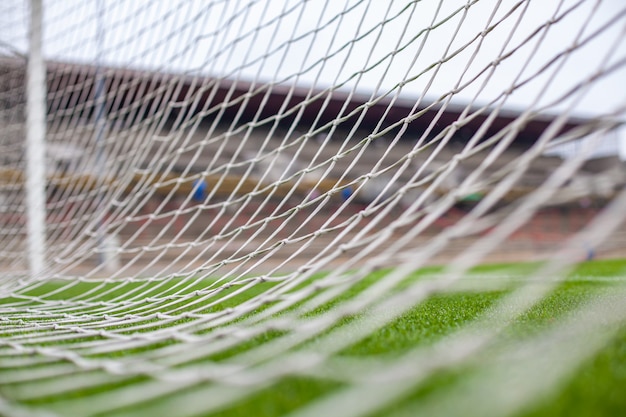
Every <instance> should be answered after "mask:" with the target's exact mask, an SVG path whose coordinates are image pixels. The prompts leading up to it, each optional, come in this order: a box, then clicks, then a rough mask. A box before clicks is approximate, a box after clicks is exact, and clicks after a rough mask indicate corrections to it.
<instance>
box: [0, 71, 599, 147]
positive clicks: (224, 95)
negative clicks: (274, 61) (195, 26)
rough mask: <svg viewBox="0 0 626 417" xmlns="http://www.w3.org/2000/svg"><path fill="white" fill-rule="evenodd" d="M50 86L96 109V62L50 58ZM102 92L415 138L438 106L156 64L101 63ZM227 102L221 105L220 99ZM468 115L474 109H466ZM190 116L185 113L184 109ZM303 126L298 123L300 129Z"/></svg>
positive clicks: (134, 101)
mask: <svg viewBox="0 0 626 417" xmlns="http://www.w3.org/2000/svg"><path fill="white" fill-rule="evenodd" d="M20 62H21V65H24V63H23V61H21V60H16V59H2V60H1V61H0V67H5V68H6V67H7V66H10V65H16V64H17V65H20ZM47 65H48V90H49V92H50V93H53V94H52V95H49V97H50V96H52V100H51V102H50V103H49V106H51V107H50V108H52V109H55V110H57V109H59V110H61V111H62V110H70V108H71V111H72V112H74V114H75V112H76V111H83V112H85V111H86V112H90V111H93V108H94V95H95V90H96V89H95V88H94V83H95V79H96V73H97V68H96V67H95V66H91V65H84V64H70V63H58V62H48V64H47ZM100 74H102V76H103V79H104V80H105V85H106V91H107V103H106V107H107V111H108V112H109V115H115V114H116V113H117V115H118V116H120V117H128V116H131V117H137V116H136V115H139V117H149V116H150V114H151V113H153V112H154V111H155V110H154V109H158V108H161V109H162V107H163V106H162V105H163V100H168V102H169V103H170V108H171V111H170V112H169V117H171V118H174V117H176V116H178V115H179V113H180V111H185V112H187V113H194V114H198V113H202V117H204V118H206V119H207V120H211V119H212V118H213V117H215V116H216V115H218V114H219V115H220V117H221V118H222V119H223V120H225V121H232V120H233V119H235V118H238V124H243V123H247V122H251V121H256V122H258V121H261V122H260V124H271V123H274V121H276V120H278V122H279V123H280V124H281V125H283V126H290V125H291V124H292V123H293V122H294V120H295V119H296V118H298V124H299V125H300V126H306V127H307V128H308V127H309V126H311V125H312V124H313V123H316V126H322V125H324V124H326V123H329V122H333V121H336V122H335V123H339V124H344V125H345V126H348V127H350V128H351V127H352V126H353V125H354V123H355V122H356V121H357V120H358V119H359V117H361V116H362V120H361V121H360V126H361V127H363V128H367V129H373V128H374V127H375V126H376V125H377V124H378V123H380V121H381V119H382V118H383V117H384V121H383V124H382V126H383V128H384V127H388V126H390V125H392V124H394V123H397V122H398V121H401V120H403V119H405V118H409V119H407V121H409V123H408V125H407V132H406V133H405V135H404V137H405V138H414V137H415V136H416V135H418V134H421V133H422V132H424V131H425V130H426V129H427V128H428V127H429V125H430V124H431V123H432V121H433V120H434V119H435V118H436V116H437V114H438V113H439V112H440V110H441V107H442V104H441V101H440V102H439V103H436V102H432V101H431V102H426V101H424V102H422V103H420V105H419V106H418V108H417V112H418V113H419V117H412V116H411V115H415V112H416V110H414V109H413V107H414V106H415V104H416V102H415V99H411V98H407V97H400V98H395V99H392V96H391V95H387V96H383V97H380V96H378V97H376V98H375V99H374V100H372V99H371V97H369V96H366V95H364V94H362V93H359V94H350V92H349V91H345V90H331V89H309V88H305V87H300V86H298V87H295V88H293V87H292V86H291V85H288V84H287V83H282V84H269V83H253V82H250V81H247V80H246V81H241V80H235V79H223V78H210V77H197V76H189V75H181V74H170V73H158V72H154V71H142V70H129V69H119V68H103V69H101V70H100ZM224 104H225V105H224ZM463 111H464V107H463V106H459V105H452V104H450V105H448V106H446V108H445V110H444V111H442V112H441V114H440V115H439V116H438V120H437V122H436V123H435V125H434V126H433V130H432V133H431V135H434V134H436V133H439V132H440V131H441V130H442V129H444V128H445V127H447V126H449V125H451V124H452V123H454V122H456V121H457V120H459V118H460V117H461V115H462V113H463ZM491 111H493V110H492V109H490V108H483V109H480V110H479V108H478V107H476V108H473V109H472V112H475V113H474V114H473V116H471V117H469V118H466V119H465V120H464V122H463V127H462V129H461V130H460V131H461V132H462V133H461V136H462V138H469V137H470V136H471V134H473V132H475V131H476V130H478V129H479V128H480V127H481V126H482V125H483V123H484V122H485V121H486V119H487V117H488V116H489V113H490V112H491ZM469 114H472V113H469ZM186 115H187V116H189V115H190V114H186ZM520 115H521V112H519V111H512V110H506V109H505V110H500V111H499V112H498V114H497V116H496V117H495V118H494V119H493V120H492V122H491V124H490V126H489V128H488V130H487V136H490V135H492V134H494V133H496V132H499V131H501V130H502V129H503V128H505V127H506V126H509V125H510V124H511V123H513V122H514V121H515V120H517V119H518V117H519V116H520ZM553 121H554V116H551V115H545V114H533V115H531V117H530V118H529V119H528V120H526V121H525V123H524V124H522V125H521V126H520V132H519V134H518V136H517V138H516V141H517V143H522V144H525V145H528V144H530V143H532V142H534V141H535V140H536V139H537V138H538V137H539V136H540V135H541V133H542V132H544V131H545V129H546V128H547V127H548V126H549V125H550V123H552V122H553ZM588 122H589V120H588V119H584V118H570V119H569V120H568V121H567V123H566V124H565V125H564V126H563V128H562V131H569V130H571V129H573V128H575V127H577V126H579V125H581V124H584V123H588ZM300 130H302V128H300Z"/></svg>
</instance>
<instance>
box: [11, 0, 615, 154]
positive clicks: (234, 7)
mask: <svg viewBox="0 0 626 417" xmlns="http://www.w3.org/2000/svg"><path fill="white" fill-rule="evenodd" d="M466 3H467V0H446V1H442V2H439V1H438V0H422V1H417V2H412V1H409V0H402V1H376V0H372V1H367V0H345V1H340V0H309V1H302V0H292V1H289V0H272V1H265V0H262V1H255V0H245V1H244V0H242V1H236V0H215V1H206V0H205V1H203V0H177V1H173V0H125V1H124V0H119V1H110V0H89V1H88V0H44V6H45V45H44V48H45V51H46V55H47V57H48V58H51V59H67V60H73V61H83V62H91V63H93V62H94V61H95V60H97V59H99V60H100V62H103V63H104V64H107V65H120V66H131V67H139V68H150V69H153V68H160V69H162V70H165V71H177V72H178V71H182V72H188V73H192V74H196V73H199V74H203V75H224V74H226V75H228V76H229V77H231V78H235V77H239V78H241V79H246V80H252V79H261V80H273V81H281V82H284V83H286V84H294V83H297V84H299V85H307V86H309V85H316V86H318V87H324V86H328V85H336V84H342V85H343V86H344V88H352V87H356V88H357V89H358V90H359V91H361V92H371V91H373V90H377V91H378V92H379V93H382V92H386V91H389V90H391V89H393V88H394V87H396V86H397V83H398V82H400V81H403V82H404V83H405V85H404V86H403V89H402V93H403V95H405V96H409V97H418V96H420V95H421V94H424V95H425V97H426V98H428V99H435V98H437V97H439V96H441V95H442V94H445V93H447V92H449V91H450V90H452V89H453V88H455V87H457V86H460V87H461V88H460V91H458V92H457V94H456V95H455V101H456V102H457V103H459V104H465V103H467V102H470V101H471V100H473V99H474V97H475V96H476V95H477V94H478V96H479V98H478V100H477V102H478V103H480V104H484V103H487V102H489V101H491V100H495V99H496V98H497V97H499V95H500V94H501V93H502V92H503V91H505V90H507V89H508V88H509V87H510V86H511V85H513V84H515V83H520V82H521V81H523V80H528V82H524V83H523V84H522V85H521V86H520V87H519V88H517V89H516V90H515V91H514V92H513V93H512V94H511V96H510V97H509V98H508V99H507V101H506V106H507V107H508V108H511V109H521V108H524V107H527V106H528V105H529V104H531V103H534V102H537V103H539V105H540V106H545V109H546V111H547V112H549V113H553V114H555V113H559V112H561V111H563V110H565V109H567V108H568V107H570V106H572V105H574V104H573V103H574V102H576V104H575V105H574V109H575V113H576V114H578V115H606V114H610V113H615V116H616V117H618V118H620V119H625V118H626V117H625V110H624V107H626V94H624V80H626V41H625V40H624V39H626V34H625V33H624V31H625V29H626V4H625V3H624V2H623V0H605V1H597V0H583V1H580V0H563V1H556V0H530V1H525V0H501V1H498V0H479V1H470V3H471V7H469V8H467V9H464V8H463V6H464V5H465V4H466ZM27 4H28V1H27V0H3V2H2V5H1V6H0V19H1V20H0V24H1V26H0V27H1V28H2V29H0V40H1V41H2V44H0V45H11V46H12V47H14V48H16V49H18V50H21V51H25V50H26V41H25V39H26V36H25V34H26V24H25V22H26V19H24V17H25V15H26V13H25V10H26V9H27V7H26V6H27ZM551 18H552V19H555V20H556V21H557V22H556V23H555V24H554V25H553V26H552V27H551V28H550V29H549V30H548V31H547V32H546V31H541V30H539V31H538V29H541V27H542V25H544V24H545V22H547V21H548V20H549V19H551ZM429 26H433V28H432V30H430V31H425V30H424V29H425V28H428V27H429ZM100 29H102V30H100ZM485 30H489V33H487V35H486V36H485V37H482V36H479V35H480V33H481V32H483V31H485ZM575 45H582V46H578V47H577V48H576V50H575V51H574V52H573V53H572V54H569V55H568V56H567V58H566V59H561V58H559V54H560V53H561V52H563V51H565V50H567V49H568V48H570V47H573V46H575ZM2 49H3V48H2V47H0V51H1V50H2ZM510 52H514V53H512V54H509V53H510ZM498 57H503V59H502V60H501V61H500V62H499V64H498V65H497V66H496V67H495V70H494V71H493V72H491V71H490V70H489V64H490V63H492V62H494V60H496V59H497V58H498ZM555 58H556V59H555ZM440 60H444V61H445V62H444V64H442V65H440V66H435V65H433V63H436V62H438V61H440ZM611 66H613V67H615V68H614V69H613V70H612V71H609V73H608V74H606V75H604V76H602V78H601V79H600V80H597V81H596V82H594V83H593V84H591V87H590V88H587V89H578V90H576V91H578V92H580V93H584V95H580V94H574V95H571V96H569V97H568V98H567V99H562V98H561V96H562V95H563V94H565V93H566V92H567V91H569V90H570V89H573V88H574V87H575V86H577V85H578V84H579V83H582V84H584V83H585V80H587V79H588V78H589V77H591V76H593V75H594V74H596V73H597V72H598V71H601V70H602V69H603V68H609V67H611ZM485 68H487V69H488V70H487V71H485ZM470 80H473V81H472V82H471V83H468V81H470ZM466 83H468V84H466ZM464 85H465V86H464ZM619 136H621V138H622V139H621V142H622V148H623V149H622V152H623V156H624V157H625V158H626V135H624V131H623V130H622V132H621V133H620V135H619ZM611 140H613V141H616V140H617V139H615V137H613V139H611Z"/></svg>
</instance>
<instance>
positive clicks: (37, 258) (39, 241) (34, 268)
mask: <svg viewBox="0 0 626 417" xmlns="http://www.w3.org/2000/svg"><path fill="white" fill-rule="evenodd" d="M43 13H44V10H43V1H42V0H30V26H29V28H30V29H29V39H28V40H29V44H28V45H29V49H28V57H27V74H26V78H27V89H26V96H27V100H26V146H25V147H26V184H25V189H26V196H27V199H26V208H27V214H26V220H27V224H28V249H27V253H28V264H29V268H30V274H31V275H32V276H33V277H40V275H41V274H42V272H43V271H44V268H45V262H46V175H47V172H46V91H47V90H46V66H45V63H44V57H43Z"/></svg>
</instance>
